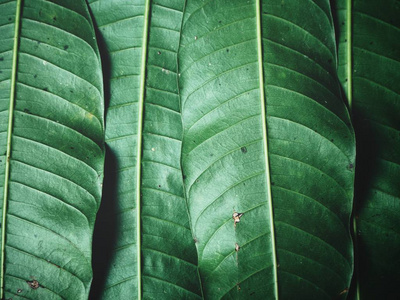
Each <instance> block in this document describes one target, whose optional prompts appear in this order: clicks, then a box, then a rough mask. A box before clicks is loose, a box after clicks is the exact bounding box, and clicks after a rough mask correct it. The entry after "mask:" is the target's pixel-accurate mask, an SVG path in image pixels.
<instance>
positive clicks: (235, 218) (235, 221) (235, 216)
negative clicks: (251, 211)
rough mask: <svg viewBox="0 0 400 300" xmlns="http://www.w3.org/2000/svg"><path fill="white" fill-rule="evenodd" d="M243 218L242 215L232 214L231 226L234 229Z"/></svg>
mask: <svg viewBox="0 0 400 300" xmlns="http://www.w3.org/2000/svg"><path fill="white" fill-rule="evenodd" d="M242 216H243V213H237V212H234V213H233V215H232V219H233V222H234V223H233V225H234V226H235V227H236V224H237V223H239V222H240V218H241V217H242Z"/></svg>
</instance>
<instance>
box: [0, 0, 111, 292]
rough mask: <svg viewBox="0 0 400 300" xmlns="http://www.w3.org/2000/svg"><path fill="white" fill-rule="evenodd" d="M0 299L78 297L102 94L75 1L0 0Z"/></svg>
mask: <svg viewBox="0 0 400 300" xmlns="http://www.w3.org/2000/svg"><path fill="white" fill-rule="evenodd" d="M0 38H1V41H0V153H1V157H0V191H1V214H2V222H1V234H2V242H1V262H0V263H1V265H0V268H1V283H2V286H1V298H2V299H3V297H4V299H16V298H18V299H74V300H75V299H85V298H87V296H88V293H89V287H90V283H91V281H92V269H91V241H92V231H93V226H94V219H95V215H96V212H97V208H98V206H99V201H100V193H101V181H102V176H103V175H102V174H103V171H102V168H103V161H104V153H103V152H104V151H103V103H102V99H103V92H102V76H101V68H100V59H99V55H98V50H97V45H96V41H95V38H94V30H93V26H92V23H91V18H90V16H89V13H88V10H87V7H86V4H85V2H84V1H52V2H50V1H35V0H31V1H5V0H2V1H0Z"/></svg>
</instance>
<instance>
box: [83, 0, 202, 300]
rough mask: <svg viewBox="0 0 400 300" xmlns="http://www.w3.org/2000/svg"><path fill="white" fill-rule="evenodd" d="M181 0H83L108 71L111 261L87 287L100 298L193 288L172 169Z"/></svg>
mask: <svg viewBox="0 0 400 300" xmlns="http://www.w3.org/2000/svg"><path fill="white" fill-rule="evenodd" d="M150 2H151V3H150ZM183 6H184V1H133V2H132V1H125V0H121V1H112V2H111V1H102V0H100V1H91V2H90V7H91V9H92V11H93V15H94V17H95V20H96V22H97V26H98V28H99V31H100V35H101V37H102V39H103V40H104V44H105V47H104V49H103V52H104V53H103V54H104V57H103V58H104V60H105V62H106V63H105V64H106V65H107V67H108V68H109V72H110V74H109V77H108V78H106V82H108V83H107V84H109V91H110V94H109V105H108V107H107V111H106V113H107V118H106V124H107V126H106V142H107V144H108V147H109V152H108V158H107V159H108V160H109V165H111V166H113V167H112V168H113V170H112V171H111V172H109V173H108V174H107V175H106V178H105V185H106V188H107V189H108V190H113V191H114V192H113V193H112V194H111V195H109V196H108V197H106V198H104V199H103V203H104V204H105V202H109V203H112V204H111V206H112V207H113V210H114V212H115V216H116V217H115V219H116V220H115V231H114V232H110V234H114V235H115V236H116V239H115V241H114V243H115V244H114V245H113V249H112V251H111V252H112V253H111V256H112V258H111V265H110V266H106V274H105V276H106V281H105V285H104V287H103V288H101V290H100V293H99V287H96V291H94V295H97V294H98V293H99V294H100V295H99V296H100V297H101V298H102V299H141V298H142V297H143V298H144V299H196V298H199V297H200V295H201V292H200V288H199V280H198V276H197V266H196V263H197V256H196V251H195V246H194V241H193V239H192V236H191V234H190V228H189V222H188V221H189V220H188V217H187V210H186V203H185V199H184V197H183V196H184V194H183V182H182V173H181V169H180V151H181V135H182V125H181V117H180V104H179V93H178V86H177V76H178V75H177V51H178V46H179V40H180V27H181V20H182V10H183ZM110 11H113V13H112V14H110V13H109V12H110ZM147 12H148V13H147ZM150 20H151V21H150ZM147 27H148V29H147ZM146 74H147V75H146ZM112 157H114V159H113V160H112ZM110 218H113V217H112V216H110V211H107V214H106V216H105V219H106V220H107V219H108V220H109V219H110ZM99 222H102V219H99ZM95 251H100V250H95ZM95 280H96V278H95ZM98 280H99V281H100V280H102V279H101V278H99V279H98Z"/></svg>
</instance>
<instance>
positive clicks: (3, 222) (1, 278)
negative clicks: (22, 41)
mask: <svg viewBox="0 0 400 300" xmlns="http://www.w3.org/2000/svg"><path fill="white" fill-rule="evenodd" d="M21 1H22V0H17V8H16V12H15V23H14V24H15V29H14V45H13V58H12V71H11V88H10V105H9V110H8V128H7V151H6V165H5V173H4V190H3V191H4V194H3V208H2V214H3V215H2V220H1V273H0V281H1V286H0V299H3V295H4V272H5V251H4V248H5V244H6V215H7V202H8V187H9V177H10V157H11V135H12V126H13V117H14V102H15V85H16V78H17V57H18V53H17V51H18V42H19V36H18V35H19V27H20V17H21V16H20V15H21Z"/></svg>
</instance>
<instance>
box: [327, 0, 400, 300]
mask: <svg viewBox="0 0 400 300" xmlns="http://www.w3.org/2000/svg"><path fill="white" fill-rule="evenodd" d="M347 2H350V1H347ZM334 5H335V6H334V8H336V9H337V10H338V14H337V15H338V16H339V17H340V18H341V19H340V18H338V19H337V27H338V34H339V35H340V36H341V37H342V38H340V43H339V53H345V51H343V50H342V49H343V48H346V49H350V52H347V53H350V54H351V56H352V59H351V58H349V55H343V56H339V66H342V65H345V64H347V65H348V66H347V68H348V69H350V70H351V72H350V77H349V78H351V80H352V84H351V85H348V84H349V82H350V81H348V77H346V76H341V81H342V85H343V87H344V90H345V91H346V94H347V95H348V97H351V96H350V94H349V92H350V91H352V95H353V96H352V99H353V101H352V102H353V105H352V115H353V123H354V127H355V131H356V134H357V151H358V154H357V174H356V194H355V213H354V214H355V231H356V234H357V237H356V241H357V248H358V250H357V253H356V254H357V257H358V260H357V261H358V266H357V268H358V277H357V281H358V284H359V294H358V297H359V299H397V298H399V297H400V292H399V289H398V282H400V255H399V249H400V231H399V228H400V214H399V210H400V196H399V195H400V186H399V184H398V179H399V178H400V152H399V151H398V149H400V134H399V132H400V123H399V114H400V86H399V82H400V20H399V17H398V16H399V14H400V4H399V3H398V1H394V0H393V1H391V0H385V1H380V2H377V1H372V0H365V1H353V3H352V5H351V6H350V5H347V7H346V5H345V4H344V1H335V2H334ZM344 16H348V17H347V18H345V17H344ZM349 17H350V21H349ZM341 20H342V21H341ZM339 22H341V23H339ZM345 22H347V23H350V25H351V26H348V27H349V28H350V29H351V31H346V32H343V30H342V26H341V24H343V23H345ZM349 42H351V43H350V45H349V44H348V43H349Z"/></svg>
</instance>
